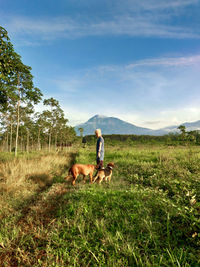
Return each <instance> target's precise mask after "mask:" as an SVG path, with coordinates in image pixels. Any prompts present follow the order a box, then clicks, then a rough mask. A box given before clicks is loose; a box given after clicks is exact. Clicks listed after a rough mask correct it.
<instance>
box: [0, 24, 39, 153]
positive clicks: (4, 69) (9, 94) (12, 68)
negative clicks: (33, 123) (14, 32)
mask: <svg viewBox="0 0 200 267" xmlns="http://www.w3.org/2000/svg"><path fill="white" fill-rule="evenodd" d="M0 91H1V95H0V97H1V98H0V104H1V106H0V107H1V109H6V108H7V105H8V103H9V102H11V101H15V108H16V114H17V115H16V117H17V118H16V120H17V128H16V140H15V155H17V150H18V137H19V126H20V106H21V105H22V104H23V105H27V104H28V103H34V104H36V103H38V102H39V101H40V100H41V96H42V93H41V91H40V90H39V89H38V88H36V87H34V85H33V76H32V74H31V67H29V66H26V65H24V64H23V63H22V60H21V57H20V55H18V54H17V53H16V52H15V51H14V48H13V45H12V44H11V42H10V39H9V37H8V33H7V31H6V30H5V29H4V28H2V27H0Z"/></svg>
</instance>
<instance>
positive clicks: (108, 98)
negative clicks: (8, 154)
mask: <svg viewBox="0 0 200 267" xmlns="http://www.w3.org/2000/svg"><path fill="white" fill-rule="evenodd" d="M199 10H200V0H168V1H166V0H57V1H55V0H42V1H41V0H40V1H39V0H19V1H16V0H0V25H1V26H2V27H4V28H5V29H6V30H7V31H8V34H9V37H10V39H11V42H12V44H13V45H14V48H15V51H16V52H17V53H19V54H20V55H21V57H22V61H23V63H24V64H26V65H29V66H31V67H32V74H33V76H34V84H35V86H37V87H38V88H40V89H41V91H42V93H43V94H44V98H45V99H47V98H50V97H53V98H55V99H57V100H58V101H59V103H60V105H61V108H62V109H63V110H64V112H65V116H66V118H68V120H69V125H72V126H75V125H77V124H80V123H84V122H86V121H87V120H88V119H89V118H91V117H92V116H94V115H96V114H100V115H105V116H109V117H110V116H112V117H117V118H119V119H122V120H125V121H127V122H129V123H132V124H134V125H137V126H142V127H147V128H151V129H159V128H163V127H166V126H169V125H179V124H181V123H184V122H192V121H197V120H200V16H199ZM42 108H43V107H42V104H40V105H39V106H37V107H36V111H39V110H42Z"/></svg>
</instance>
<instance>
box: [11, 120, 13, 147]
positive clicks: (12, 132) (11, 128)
mask: <svg viewBox="0 0 200 267" xmlns="http://www.w3.org/2000/svg"><path fill="white" fill-rule="evenodd" d="M12 128H13V122H12V119H11V120H10V152H12V134H13V129H12Z"/></svg>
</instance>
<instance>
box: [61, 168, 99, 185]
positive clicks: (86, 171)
mask: <svg viewBox="0 0 200 267" xmlns="http://www.w3.org/2000/svg"><path fill="white" fill-rule="evenodd" d="M95 169H96V165H93V164H78V163H76V164H74V165H72V167H71V168H70V169H69V172H68V176H67V177H66V180H69V178H70V176H71V175H72V177H73V180H72V185H75V182H76V179H77V177H78V176H79V174H82V175H83V180H84V182H86V176H87V175H88V174H89V177H90V183H92V176H93V172H94V170H95Z"/></svg>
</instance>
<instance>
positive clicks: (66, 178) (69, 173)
mask: <svg viewBox="0 0 200 267" xmlns="http://www.w3.org/2000/svg"><path fill="white" fill-rule="evenodd" d="M71 174H72V167H71V168H70V169H69V171H68V175H67V176H66V177H65V180H67V181H68V180H69V178H70V176H71Z"/></svg>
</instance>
